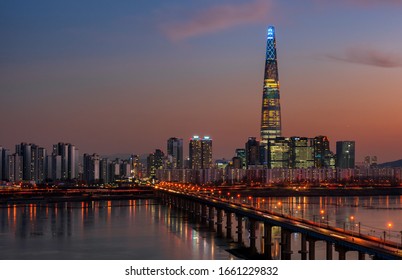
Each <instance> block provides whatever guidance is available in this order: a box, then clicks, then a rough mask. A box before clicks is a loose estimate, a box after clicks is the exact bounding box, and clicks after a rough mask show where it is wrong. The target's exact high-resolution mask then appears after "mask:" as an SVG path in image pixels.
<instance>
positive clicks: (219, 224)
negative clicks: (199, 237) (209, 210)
mask: <svg viewBox="0 0 402 280" xmlns="http://www.w3.org/2000/svg"><path fill="white" fill-rule="evenodd" d="M216 211H217V213H216V214H217V221H216V230H217V232H218V237H222V236H223V231H222V226H223V210H222V209H217V210H216Z"/></svg>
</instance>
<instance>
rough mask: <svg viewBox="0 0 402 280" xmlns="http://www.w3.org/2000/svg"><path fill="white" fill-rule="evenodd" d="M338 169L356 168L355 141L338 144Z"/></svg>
mask: <svg viewBox="0 0 402 280" xmlns="http://www.w3.org/2000/svg"><path fill="white" fill-rule="evenodd" d="M336 167H338V168H355V141H337V142H336Z"/></svg>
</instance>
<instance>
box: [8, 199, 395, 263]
mask: <svg viewBox="0 0 402 280" xmlns="http://www.w3.org/2000/svg"><path fill="white" fill-rule="evenodd" d="M236 199H237V200H239V201H241V202H243V203H249V204H252V205H253V206H255V207H259V208H264V209H269V210H272V211H276V212H278V213H282V214H285V215H293V216H297V217H300V218H304V219H310V220H314V221H316V222H322V223H329V224H330V225H332V226H337V227H340V228H345V229H347V230H352V231H354V232H356V233H357V232H358V231H359V230H360V231H361V232H362V233H364V234H370V235H374V236H377V237H383V236H384V233H385V237H386V239H387V240H388V239H391V240H393V241H396V242H401V241H402V215H401V213H402V212H401V210H402V196H378V197H287V198H252V199H249V198H247V199H245V198H236ZM235 219H236V217H233V218H232V223H233V224H232V237H234V238H236V237H237V235H236V230H237V229H236V225H237V222H236V220H235ZM224 221H226V219H224ZM389 224H391V226H388V225H389ZM224 226H225V224H224ZM243 226H244V229H243V232H245V234H244V238H243V243H245V244H246V245H247V244H248V242H249V240H248V235H247V227H248V225H247V220H245V222H244V223H243ZM262 232H263V225H262V224H258V225H257V250H259V251H260V252H261V250H262V248H263V247H264V246H263V239H262V238H261V234H262ZM300 238H301V236H300V234H298V233H293V234H292V250H293V252H294V253H293V254H292V259H300V254H297V252H298V250H300ZM233 241H237V240H232V242H230V241H229V240H228V239H224V238H216V236H215V232H211V231H209V230H208V228H207V227H206V226H200V225H199V224H197V223H195V222H194V221H193V220H191V219H189V218H188V217H187V216H186V214H185V213H183V212H180V211H177V210H175V209H172V208H170V207H167V206H164V205H160V204H159V203H158V202H157V201H154V200H124V201H97V202H83V203H81V202H64V203H55V204H50V203H49V204H28V205H18V204H17V205H10V206H8V207H2V208H0V259H14V260H20V259H39V260H41V259H43V260H48V259H78V260H86V259H94V260H97V259H112V260H126V259H132V260H141V259H144V260H153V259H173V260H174V259H200V260H202V259H234V258H236V257H234V256H233V255H231V254H230V253H228V251H227V249H233V248H235V247H236V246H237V245H236V242H233ZM279 244H280V229H279V228H277V227H274V228H273V258H274V259H280V245H279ZM325 246H326V244H325V242H323V241H318V242H316V256H317V259H325V248H326V247H325ZM336 256H337V254H336V253H335V252H334V258H336ZM346 257H347V259H356V258H357V253H356V252H348V253H347V255H346ZM367 258H369V256H367Z"/></svg>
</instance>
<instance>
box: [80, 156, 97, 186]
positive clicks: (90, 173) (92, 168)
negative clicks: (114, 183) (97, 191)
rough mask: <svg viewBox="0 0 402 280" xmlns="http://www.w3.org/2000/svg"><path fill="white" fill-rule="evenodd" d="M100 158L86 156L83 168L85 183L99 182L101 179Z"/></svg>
mask: <svg viewBox="0 0 402 280" xmlns="http://www.w3.org/2000/svg"><path fill="white" fill-rule="evenodd" d="M99 164H100V157H99V155H97V154H92V155H89V154H84V156H83V167H84V170H83V172H84V174H83V175H84V181H86V182H87V184H93V183H96V182H99V179H100V174H99V173H100V165H99Z"/></svg>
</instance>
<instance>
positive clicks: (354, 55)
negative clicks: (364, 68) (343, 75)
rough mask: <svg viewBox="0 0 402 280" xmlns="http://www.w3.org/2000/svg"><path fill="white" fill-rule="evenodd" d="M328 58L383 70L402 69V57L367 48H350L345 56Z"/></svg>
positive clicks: (330, 56) (331, 55)
mask: <svg viewBox="0 0 402 280" xmlns="http://www.w3.org/2000/svg"><path fill="white" fill-rule="evenodd" d="M326 56H327V57H328V58H330V59H333V60H338V61H345V62H350V63H356V64H365V65H371V66H377V67H383V68H395V67H402V57H401V56H400V55H397V54H393V53H385V52H381V51H378V50H374V49H367V48H350V49H347V50H346V51H345V52H344V53H343V54H328V55H326Z"/></svg>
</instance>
